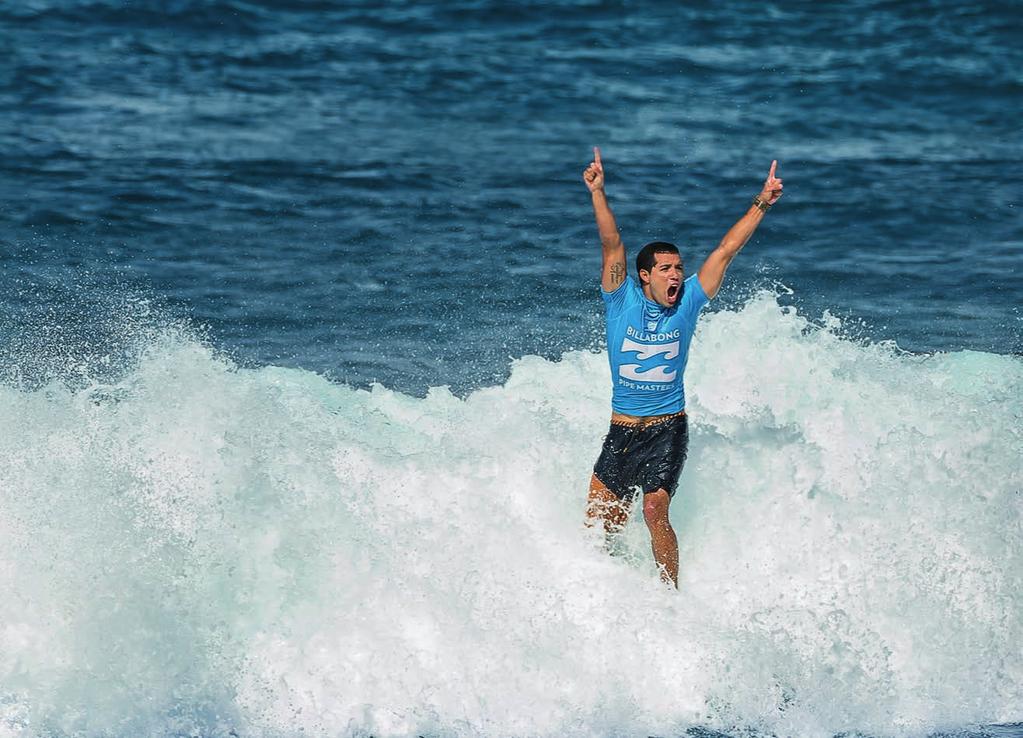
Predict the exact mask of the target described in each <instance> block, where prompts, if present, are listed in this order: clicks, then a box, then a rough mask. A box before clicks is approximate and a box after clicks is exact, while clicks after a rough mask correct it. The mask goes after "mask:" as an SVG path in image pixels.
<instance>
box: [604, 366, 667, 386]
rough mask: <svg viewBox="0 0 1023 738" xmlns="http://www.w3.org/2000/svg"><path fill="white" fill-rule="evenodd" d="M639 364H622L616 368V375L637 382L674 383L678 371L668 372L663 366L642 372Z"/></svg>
mask: <svg viewBox="0 0 1023 738" xmlns="http://www.w3.org/2000/svg"><path fill="white" fill-rule="evenodd" d="M642 369H643V367H642V366H641V365H639V364H622V365H621V366H620V367H618V375H619V376H621V377H623V378H624V379H632V380H635V381H637V382H674V381H675V375H676V374H678V371H670V372H669V371H668V367H667V366H666V365H664V364H662V365H661V366H655V367H654V368H653V369H647V370H646V371H643V370H642Z"/></svg>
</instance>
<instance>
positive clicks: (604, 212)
mask: <svg viewBox="0 0 1023 738" xmlns="http://www.w3.org/2000/svg"><path fill="white" fill-rule="evenodd" d="M583 182H585V183H586V187H587V188H589V190H590V196H591V197H592V199H593V214H594V215H595V216H596V217H597V230H598V231H600V248H601V254H602V263H601V269H600V286H601V287H602V288H603V289H604V292H614V291H615V290H616V289H618V287H619V286H620V285H621V283H622V282H624V281H625V273H626V271H625V244H623V243H622V237H621V236H619V235H618V226H617V224H616V223H615V217H614V215H613V214H612V213H611V206H610V205H608V204H607V195H606V194H605V193H604V165H603V164H601V162H600V149H598V148H597V147H596V146H594V147H593V161H591V162H590V165H589V166H588V167H586V171H585V172H583Z"/></svg>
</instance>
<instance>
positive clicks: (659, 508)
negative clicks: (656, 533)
mask: <svg viewBox="0 0 1023 738" xmlns="http://www.w3.org/2000/svg"><path fill="white" fill-rule="evenodd" d="M669 504H671V498H670V497H669V496H668V493H667V492H666V491H664V490H663V489H659V490H657V491H656V492H648V493H647V494H645V495H643V519H644V520H646V524H647V525H648V526H655V525H661V526H664V525H667V524H668V505H669Z"/></svg>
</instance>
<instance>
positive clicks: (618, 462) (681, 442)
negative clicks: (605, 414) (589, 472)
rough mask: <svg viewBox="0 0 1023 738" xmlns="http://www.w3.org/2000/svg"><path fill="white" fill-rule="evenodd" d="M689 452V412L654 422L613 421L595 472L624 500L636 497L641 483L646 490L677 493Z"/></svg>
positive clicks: (627, 500) (641, 489) (644, 491)
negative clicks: (687, 414) (679, 478)
mask: <svg viewBox="0 0 1023 738" xmlns="http://www.w3.org/2000/svg"><path fill="white" fill-rule="evenodd" d="M688 452H689V419H688V418H687V417H686V414H685V412H681V413H676V414H674V415H667V416H664V417H663V418H658V419H657V420H654V421H652V422H650V423H642V422H641V423H630V424H626V423H617V422H614V421H612V422H611V428H610V430H608V432H607V436H606V437H605V438H604V447H603V448H602V449H601V451H600V457H599V458H598V459H597V463H596V465H595V466H594V467H593V473H594V474H595V475H596V477H597V479H599V480H600V481H601V482H603V483H604V486H605V487H607V488H608V489H609V490H611V492H612V493H613V494H614V496H615V497H617V498H618V499H619V500H622V501H623V502H631V501H632V499H633V498H634V497H635V496H636V488H637V487H638V488H639V489H640V491H642V492H643V494H647V493H649V492H655V491H657V490H658V489H663V490H665V491H667V493H668V495H669V496H674V495H675V489H676V488H677V487H678V477H679V475H680V474H681V473H682V467H683V466H684V465H685V463H686V454H687V453H688Z"/></svg>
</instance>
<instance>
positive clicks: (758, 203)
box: [753, 195, 771, 213]
mask: <svg viewBox="0 0 1023 738" xmlns="http://www.w3.org/2000/svg"><path fill="white" fill-rule="evenodd" d="M753 205H754V207H756V208H758V209H759V210H760V212H762V213H766V212H767V211H768V210H770V209H771V203H769V202H766V201H764V200H761V199H760V195H757V196H756V197H754V198H753Z"/></svg>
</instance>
